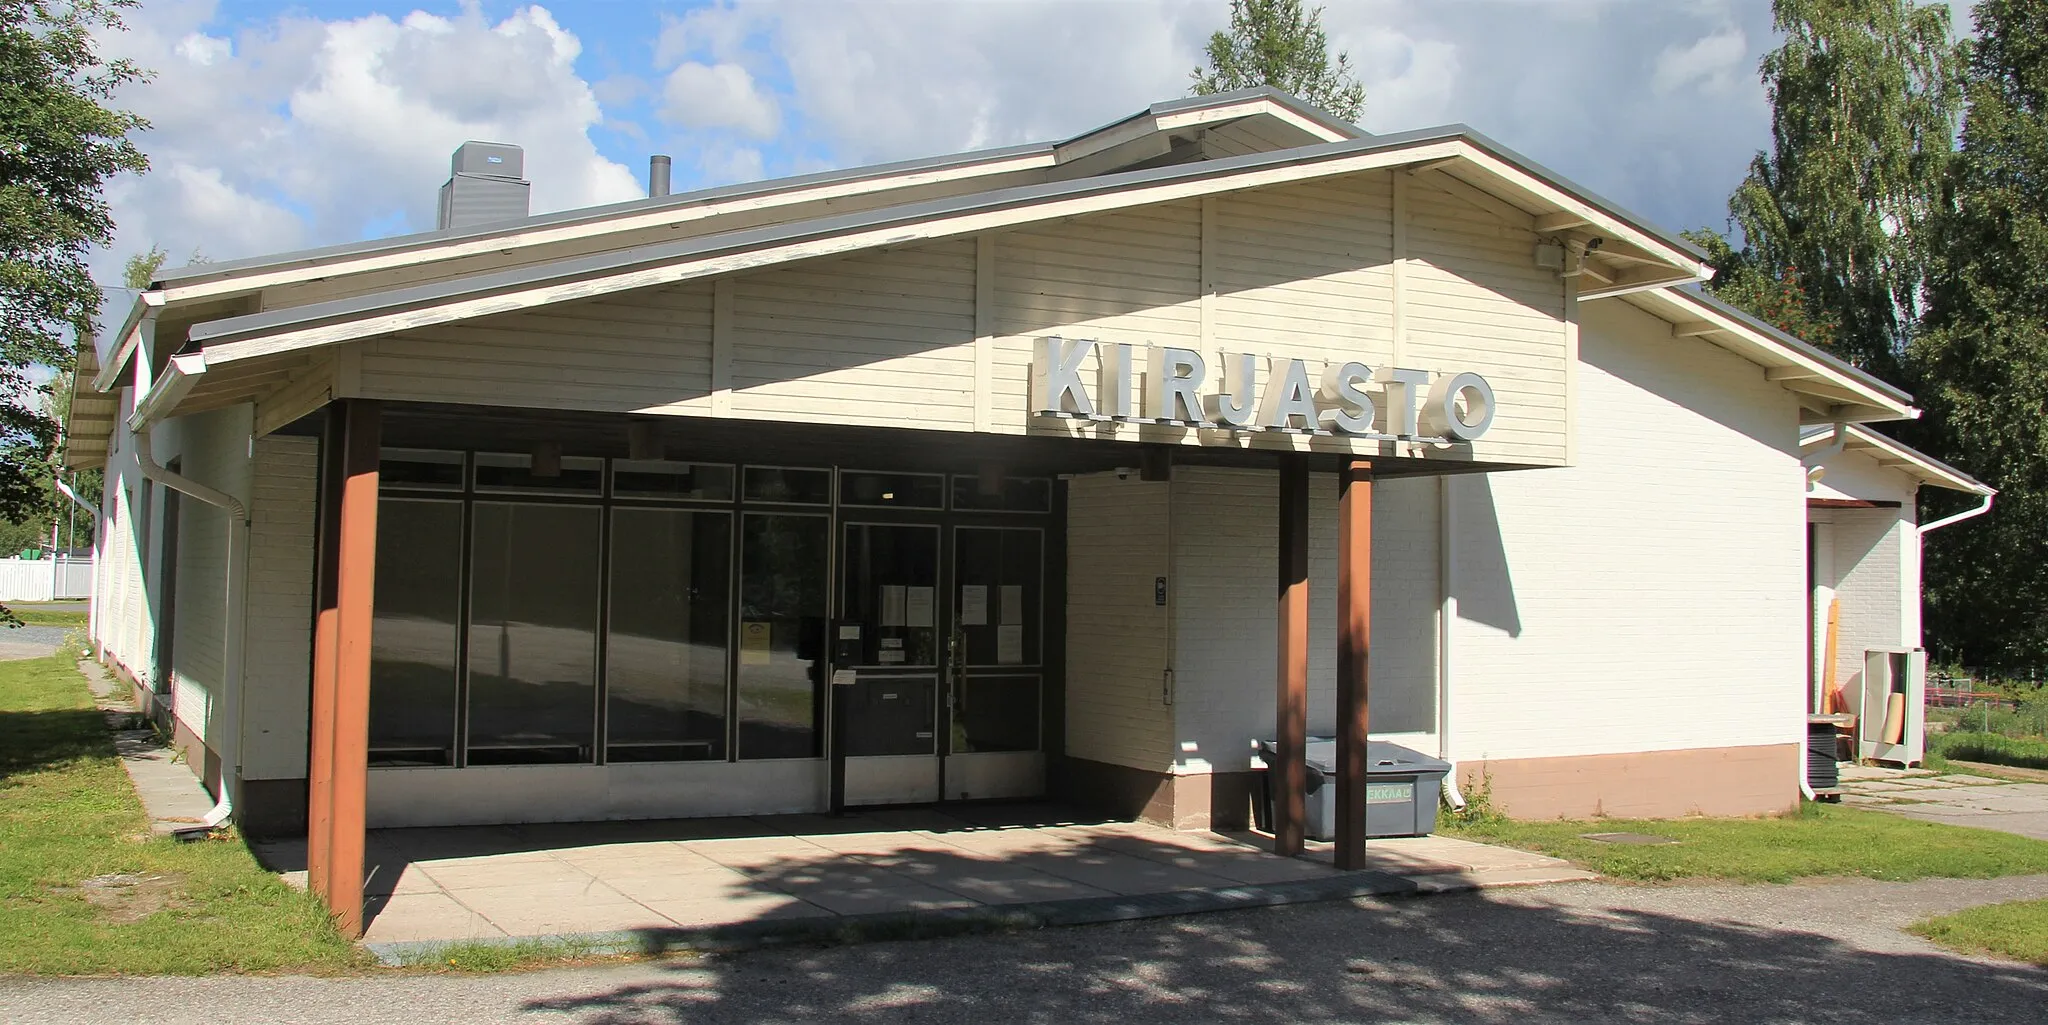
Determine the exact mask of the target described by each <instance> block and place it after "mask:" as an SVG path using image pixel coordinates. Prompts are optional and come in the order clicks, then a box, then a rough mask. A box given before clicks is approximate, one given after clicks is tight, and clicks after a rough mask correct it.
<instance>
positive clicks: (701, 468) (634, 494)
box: [612, 459, 732, 502]
mask: <svg viewBox="0 0 2048 1025" xmlns="http://www.w3.org/2000/svg"><path fill="white" fill-rule="evenodd" d="M612 494H613V495H615V496H617V497H619V498H666V499H675V500H679V501H702V502H730V501H732V467H730V466H718V465H714V464H707V463H670V462H657V461H654V460H635V459H615V460H613V461H612Z"/></svg>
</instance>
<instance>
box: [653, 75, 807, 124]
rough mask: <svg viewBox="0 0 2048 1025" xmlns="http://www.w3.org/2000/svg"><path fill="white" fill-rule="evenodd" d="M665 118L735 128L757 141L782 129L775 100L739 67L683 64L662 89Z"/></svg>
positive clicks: (676, 121)
mask: <svg viewBox="0 0 2048 1025" xmlns="http://www.w3.org/2000/svg"><path fill="white" fill-rule="evenodd" d="M662 95H663V98H664V99H665V101H666V102H665V104H664V105H663V107H662V117H663V118H664V119H666V120H668V121H672V122H674V123H676V124H679V125H683V126H685V127H689V128H735V129H738V130H739V131H741V132H744V133H746V134H747V135H750V136H753V137H754V138H756V139H767V138H772V137H774V135H775V134H776V132H777V131H778V130H780V128H781V127H782V114H781V112H780V111H778V110H777V109H776V104H775V101H774V100H773V99H771V98H769V97H768V96H767V95H766V94H764V93H763V92H762V91H761V90H760V89H759V88H758V87H756V86H755V84H754V76H753V75H752V74H750V73H749V72H748V71H747V69H745V68H743V67H740V66H739V65H737V64H699V63H697V62H696V61H684V62H683V63H682V64H680V65H678V66H677V67H676V69H675V70H674V71H671V72H669V75H668V81H667V82H666V83H665V84H664V85H663V86H662Z"/></svg>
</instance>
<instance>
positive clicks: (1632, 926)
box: [0, 876, 2048, 1025]
mask: <svg viewBox="0 0 2048 1025" xmlns="http://www.w3.org/2000/svg"><path fill="white" fill-rule="evenodd" d="M2039 896H2048V876H2030V877H2022V878H2014V879H2001V880H1926V881H1922V882H1916V883H1876V882H1868V881H1832V882H1816V883H1804V884H1795V885H1791V886H1661V887H1650V886H1614V885H1600V884H1567V885H1561V886H1549V887H1537V888H1531V889H1526V890H1496V891H1491V892H1489V893H1485V894H1472V895H1466V896H1458V897H1436V898H1427V899H1419V900H1400V901H1370V900H1368V901H1358V902H1355V903H1339V904H1321V905H1304V906H1297V907H1291V908H1278V909H1269V910H1259V911H1245V912H1232V913H1228V914H1217V915H1202V916H1194V917H1188V918H1181V919H1166V920H1158V921H1150V922H1140V923H1131V924H1127V925H1119V926H1100V927H1093V928H1081V929H1055V930H1046V931H1042V932H1035V933H1025V934H1013V935H1001V936H983V937H968V938H955V939H949V940H935V941H920V942H904V943H874V944H868V945H865V946H858V947H842V948H831V949H816V948H806V949H792V950H779V951H760V952H754V953H749V954H736V955H729V956H719V957H707V958H701V959H689V960H676V961H668V962H660V963H648V964H632V965H617V966H606V967H597V968H584V969H566V970H557V971H548V972H533V973H525V974H508V975H496V976H460V975H433V974H422V973H416V972H396V971H392V972H384V973H379V974H376V975H372V976H369V977H361V978H345V979H309V978H297V977H280V978H252V977H227V978H212V979H205V980H197V979H125V980H111V979H110V980H19V979H17V980H0V1022H38V1023H59V1022H94V1023H100V1022H108V1023H112V1022H121V1023H126V1022H133V1021H140V1020H148V1021H151V1022H163V1023H187V1022H189V1023H202V1022H203V1023H208V1025H223V1023H232V1022H278V1023H290V1022H307V1023H322V1025H325V1023H330V1022H341V1021H349V1022H418V1021H437V1022H443V1021H445V1022H458V1021H477V1022H500V1021H519V1022H528V1021H531V1022H577V1023H585V1025H598V1023H602V1025H627V1023H640V1022H690V1023H705V1025H711V1023H717V1025H755V1023H761V1025H765V1023H778V1025H780V1023H796V1022H813V1021H832V1022H877V1023H880V1022H889V1023H897V1022H930V1023H961V1025H983V1023H994V1022H1008V1021H1030V1022H1043V1023H1046V1025H1093V1023H1102V1025H1150V1023H1155V1022H1196V1021H1200V1022H1233V1021H1247V1022H1252V1021H1257V1022H1267V1021H1276V1022H1277V1021H1285V1022H1338V1021H1402V1022H1500V1023H1503V1025H1505V1023H1509V1022H1514V1023H1522V1022H1558V1023H1569V1025H1589V1023H1602V1022H1616V1023H1619V1022H1640V1021H1658V1022H1700V1023H1705V1022H1726V1021H1739V1022H1765V1021H1768V1022H1773V1023H1789V1022H1828V1023H1831V1025H1862V1023H1869V1025H1905V1023H1916V1022H1927V1023H1940V1025H1953V1023H1964V1022H2027V1023H2030V1025H2032V1023H2038V1022H2040V1021H2042V1020H2043V1011H2042V1008H2043V1007H2044V1006H2048V971H2043V970H2042V969H2038V968H2033V967H2029V966H2024V965H2016V964H2011V963H2005V962H1997V961H1991V960H1986V959H1978V958H1969V957H1963V956H1959V955H1956V954H1952V953H1947V952H1944V951H1941V950H1939V949H1938V948H1935V947H1933V946H1931V945H1929V944H1927V943H1924V942H1922V941H1921V940H1919V939H1917V938H1915V937H1912V936H1910V935H1907V934H1905V933H1903V932H1901V931H1899V930H1900V927H1901V926H1903V925H1905V924H1907V923H1909V922H1912V921H1915V920H1917V919H1919V918H1922V917H1925V916H1927V915H1931V914H1938V913H1942V912H1946V911H1951V910H1955V909H1957V908H1961V907H1966V906H1969V905H1972V904H1979V903H1985V902H1987V901H1994V900H2009V899H2018V898H2022V897H2039Z"/></svg>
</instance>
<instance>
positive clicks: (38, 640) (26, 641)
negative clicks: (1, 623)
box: [0, 626, 73, 662]
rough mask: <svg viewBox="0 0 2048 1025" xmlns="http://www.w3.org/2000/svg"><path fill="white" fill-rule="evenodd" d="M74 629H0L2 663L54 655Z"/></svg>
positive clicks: (32, 627) (20, 627)
mask: <svg viewBox="0 0 2048 1025" xmlns="http://www.w3.org/2000/svg"><path fill="white" fill-rule="evenodd" d="M72 629H73V628H72V627H68V626H17V627H13V628H8V627H0V662H6V661H12V660H14V659H17V658H42V657H43V656H45V655H50V654H53V653H55V652H56V650H57V646H58V645H60V644H62V643H64V638H65V636H66V635H68V634H70V633H71V631H72Z"/></svg>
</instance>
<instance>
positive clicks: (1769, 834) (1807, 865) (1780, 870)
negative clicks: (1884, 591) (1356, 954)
mask: <svg viewBox="0 0 2048 1025" xmlns="http://www.w3.org/2000/svg"><path fill="white" fill-rule="evenodd" d="M1443 832H1445V833H1447V834H1449V835H1451V836H1461V837H1464V838H1466V839H1469V840H1478V841H1481V842H1483V843H1497V844H1505V845H1507V846H1509V847H1519V848H1522V849H1524V850H1532V851H1540V852H1542V853H1544V854H1549V855H1552V856H1554V857H1559V858H1565V859H1568V860H1570V861H1573V862H1576V863H1578V864H1580V865H1583V866H1585V867H1587V868H1590V869H1592V870H1593V871H1595V872H1598V873H1600V874H1601V875H1604V876H1608V877H1610V878H1614V879H1635V880H1652V881H1661V880H1669V879H1728V880H1735V881H1739V882H1759V883H1780V882H1785V881H1787V880H1791V879H1798V878H1802V877H1806V876H1868V877H1869V878H1872V879H1891V880H1902V879H1922V878H1927V877H1930V876H1945V877H1960V878H1988V877H1991V876H2003V875H2019V874H2023V873H2034V872H2048V843H2044V842H2042V841H2039V840H2030V839H2027V838H2026V837H2021V836H2013V835H2011V834H2009V833H1994V832H1991V831H1990V830H1984V829H1966V828H1964V827H1961V826H1948V825H1942V824H1939V823H1934V822H1918V821H1915V820H1913V819H1908V818H1902V817H1900V816H1897V815H1889V814H1886V813H1884V812H1877V811H1865V810H1863V809H1861V808H1845V807H1839V806H1835V805H1821V804H1808V805H1806V806H1805V807H1803V808H1802V809H1801V810H1800V811H1798V812H1794V813H1791V814H1787V815H1783V816H1778V817H1773V818H1755V819H1671V820H1658V821H1629V820H1623V819H1598V820H1593V821H1581V822H1565V821H1554V822H1511V821H1506V820H1493V821H1485V822H1475V823H1464V824H1456V823H1453V824H1449V825H1448V826H1447V828H1445V829H1444V830H1443ZM1583 833H1647V834H1650V835H1653V836H1662V837H1669V838H1671V839H1673V840H1677V841H1678V843H1675V844H1664V845H1658V846H1630V845H1621V844H1607V843H1599V842H1596V841H1593V840H1587V839H1585V838H1583V837H1582V836H1581V835H1580V834H1583Z"/></svg>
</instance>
